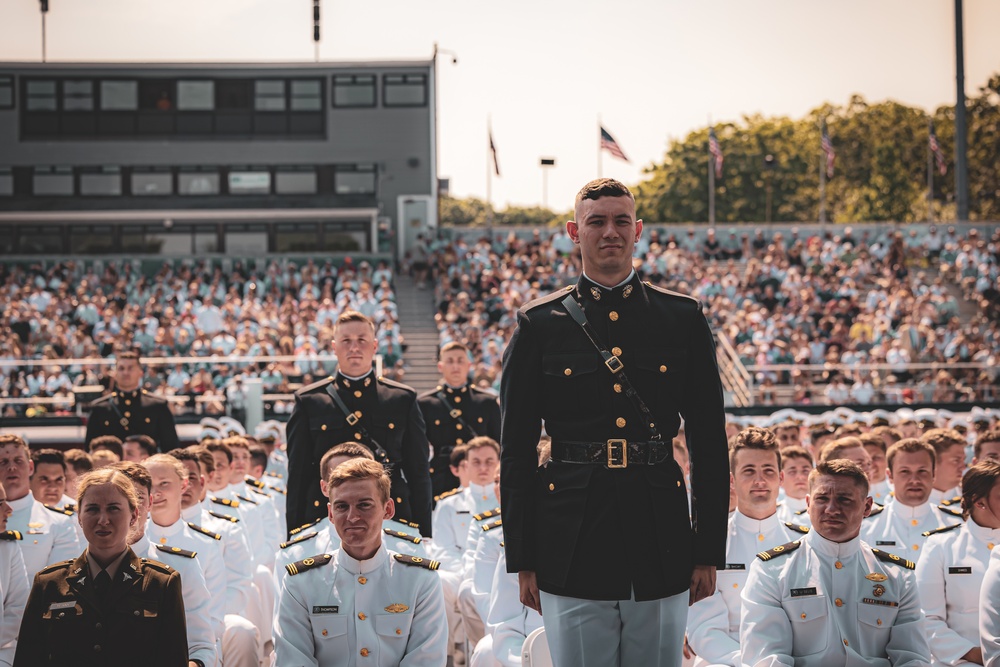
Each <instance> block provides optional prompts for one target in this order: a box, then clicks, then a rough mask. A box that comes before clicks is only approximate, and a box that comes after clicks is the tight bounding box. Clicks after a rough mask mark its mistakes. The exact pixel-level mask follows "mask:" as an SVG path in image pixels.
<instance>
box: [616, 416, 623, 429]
mask: <svg viewBox="0 0 1000 667" xmlns="http://www.w3.org/2000/svg"><path fill="white" fill-rule="evenodd" d="M615 426H617V427H618V428H625V418H624V417H619V418H618V419H616V420H615Z"/></svg>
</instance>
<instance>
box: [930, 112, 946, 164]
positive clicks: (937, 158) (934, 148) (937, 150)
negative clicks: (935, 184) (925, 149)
mask: <svg viewBox="0 0 1000 667" xmlns="http://www.w3.org/2000/svg"><path fill="white" fill-rule="evenodd" d="M927 144H928V146H930V149H931V153H933V154H934V163H935V164H936V165H937V169H938V173H939V174H941V175H942V176H944V175H945V174H947V173H948V164H947V163H946V162H945V161H944V153H943V152H942V151H941V144H939V143H938V138H937V134H936V133H935V132H934V123H931V132H930V135H929V136H928V137H927Z"/></svg>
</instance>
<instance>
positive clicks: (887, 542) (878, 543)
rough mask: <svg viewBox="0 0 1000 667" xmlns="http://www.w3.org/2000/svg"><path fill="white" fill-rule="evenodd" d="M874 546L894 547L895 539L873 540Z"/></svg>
mask: <svg viewBox="0 0 1000 667" xmlns="http://www.w3.org/2000/svg"><path fill="white" fill-rule="evenodd" d="M875 546H877V547H894V546H896V541H895V540H892V541H890V540H875Z"/></svg>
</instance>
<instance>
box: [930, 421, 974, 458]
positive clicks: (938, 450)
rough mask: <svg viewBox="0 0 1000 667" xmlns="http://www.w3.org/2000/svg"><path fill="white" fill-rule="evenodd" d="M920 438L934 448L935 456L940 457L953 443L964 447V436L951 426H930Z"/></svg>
mask: <svg viewBox="0 0 1000 667" xmlns="http://www.w3.org/2000/svg"><path fill="white" fill-rule="evenodd" d="M920 439H921V440H922V441H923V442H926V443H927V444H928V445H930V446H931V447H933V448H934V455H935V458H940V457H941V456H942V455H943V454H944V453H945V452H946V451H948V450H949V449H951V448H952V447H954V446H955V445H962V447H965V438H963V437H962V434H961V433H959V432H958V431H956V430H955V429H952V428H932V429H930V430H928V431H926V432H924V434H923V435H922V436H920Z"/></svg>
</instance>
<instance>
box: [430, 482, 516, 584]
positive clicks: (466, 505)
mask: <svg viewBox="0 0 1000 667" xmlns="http://www.w3.org/2000/svg"><path fill="white" fill-rule="evenodd" d="M494 488H495V487H494V486H493V484H490V485H489V486H480V485H478V484H469V486H468V487H466V488H465V489H463V490H462V491H461V492H460V493H456V494H455V495H452V496H448V497H447V498H444V499H443V500H441V501H439V502H438V505H437V507H435V508H434V516H433V518H432V521H433V525H432V527H433V529H434V557H435V558H437V559H438V560H439V561H441V568H442V569H444V570H447V571H448V572H461V571H462V556H463V555H464V554H465V552H466V550H467V549H468V546H469V528H470V525H471V524H474V523H475V521H474V520H473V518H472V517H473V516H474V515H478V514H480V513H482V512H487V511H490V510H494V509H496V507H497V506H498V505H499V504H500V501H499V500H498V499H497V497H496V494H494V493H493V490H494Z"/></svg>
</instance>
